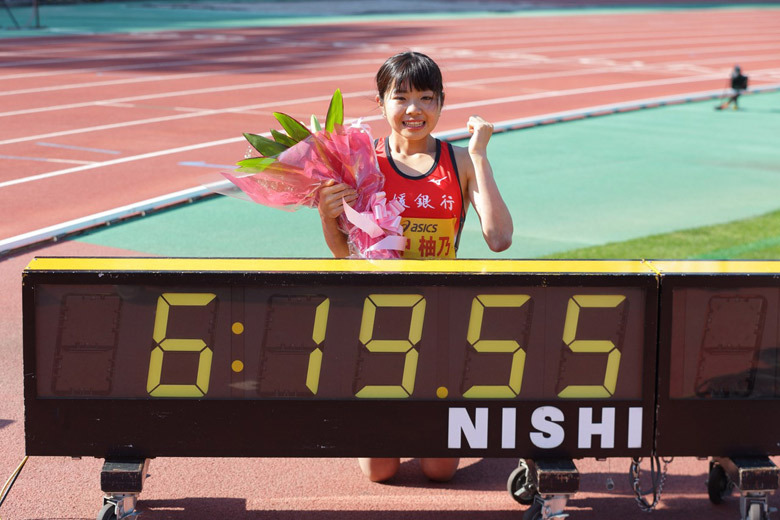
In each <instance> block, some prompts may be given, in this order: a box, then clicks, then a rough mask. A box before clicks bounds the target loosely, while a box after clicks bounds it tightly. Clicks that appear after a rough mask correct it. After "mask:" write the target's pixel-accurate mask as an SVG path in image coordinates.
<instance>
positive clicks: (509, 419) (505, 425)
mask: <svg viewBox="0 0 780 520" xmlns="http://www.w3.org/2000/svg"><path fill="white" fill-rule="evenodd" d="M516 436H517V409H516V408H504V409H503V410H502V411H501V447H502V448H503V449H505V450H513V449H515V438H516Z"/></svg>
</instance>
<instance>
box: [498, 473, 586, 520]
mask: <svg viewBox="0 0 780 520" xmlns="http://www.w3.org/2000/svg"><path fill="white" fill-rule="evenodd" d="M579 487H580V474H579V472H578V471H577V467H576V466H575V465H574V461H572V460H571V459H556V460H535V461H534V460H530V459H520V463H519V464H518V467H517V469H516V470H515V471H513V472H512V474H511V475H510V476H509V480H508V482H507V488H508V490H509V493H510V494H511V495H512V498H514V499H515V500H517V501H518V502H520V503H521V504H530V506H531V507H529V508H528V509H527V510H526V511H525V513H524V514H523V520H548V519H549V520H552V519H561V518H566V517H568V516H569V515H568V514H566V513H564V512H563V511H564V509H565V508H566V502H567V501H568V500H569V497H571V496H572V495H574V494H575V493H577V491H579Z"/></svg>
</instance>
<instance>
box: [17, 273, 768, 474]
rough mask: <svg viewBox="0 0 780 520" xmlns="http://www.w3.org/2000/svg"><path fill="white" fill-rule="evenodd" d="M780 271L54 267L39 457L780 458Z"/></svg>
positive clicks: (44, 323)
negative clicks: (749, 422) (751, 419)
mask: <svg viewBox="0 0 780 520" xmlns="http://www.w3.org/2000/svg"><path fill="white" fill-rule="evenodd" d="M778 268H780V262H755V263H752V262H741V263H712V262H709V263H680V262H643V261H508V260H492V261H487V260H486V261H470V260H454V261H453V260H439V261H435V260H434V261H414V260H391V261H362V260H300V259H299V260H292V259H291V260H256V259H197V258H191V259H165V258H38V259H35V260H33V261H32V263H31V264H30V265H29V266H28V268H27V269H26V270H25V272H24V275H23V297H24V382H25V408H26V416H25V422H26V424H25V432H26V444H27V453H28V455H66V456H95V457H101V458H107V459H144V458H152V457H159V456H247V457H267V456H281V457H287V456H306V457H351V456H363V457H366V456H371V457H389V456H402V457H414V456H425V457H454V456H484V457H523V458H550V457H557V458H561V457H564V458H580V457H609V456H631V457H642V456H647V455H650V454H651V453H653V452H654V451H655V450H656V444H657V452H658V453H659V454H661V455H712V454H715V453H717V454H727V453H729V450H731V451H733V452H738V451H739V450H741V449H742V448H743V447H744V448H745V449H748V450H750V452H751V453H754V452H755V453H756V454H769V453H780V448H778V446H777V442H778V441H780V439H776V438H775V434H774V433H773V432H777V431H778V429H777V428H774V429H767V430H765V431H764V430H762V431H760V432H758V431H757V432H745V431H744V428H740V429H739V430H738V431H737V430H735V431H734V433H733V434H732V433H728V434H723V428H722V427H721V428H719V429H718V430H717V431H714V432H710V433H712V437H713V438H712V439H710V440H708V441H705V442H701V439H699V438H698V435H700V433H696V432H701V429H702V427H704V428H710V427H712V426H710V425H717V424H719V421H721V420H723V418H731V417H733V418H734V420H735V421H742V422H744V421H745V417H744V414H745V413H757V414H758V413H760V414H770V413H772V414H773V415H774V417H777V416H778V414H777V411H778V400H777V399H778V383H779V382H780V374H778V370H777V366H778V362H777V361H778V360H777V352H778V346H780V345H779V344H778V321H779V320H780V311H779V310H778V309H779V307H780V305H779V303H778V300H780V281H778V276H780V275H778V274H777V273H778ZM736 401H739V403H738V404H737V403H736ZM656 412H657V413H656ZM729 414H730V415H729ZM774 417H771V418H768V420H770V422H772V423H773V424H774V423H777V422H778V419H775V418H774ZM705 433H706V432H705ZM711 449H716V450H719V451H715V452H713V451H708V450H711ZM705 452H706V453H705Z"/></svg>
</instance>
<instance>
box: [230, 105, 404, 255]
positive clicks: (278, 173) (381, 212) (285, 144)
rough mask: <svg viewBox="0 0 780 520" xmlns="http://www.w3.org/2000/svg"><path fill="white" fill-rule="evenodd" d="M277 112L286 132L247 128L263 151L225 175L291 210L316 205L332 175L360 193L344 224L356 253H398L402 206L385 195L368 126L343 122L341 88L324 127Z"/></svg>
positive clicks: (262, 200)
mask: <svg viewBox="0 0 780 520" xmlns="http://www.w3.org/2000/svg"><path fill="white" fill-rule="evenodd" d="M274 117H276V120H277V121H278V122H279V124H280V125H281V126H282V129H283V130H284V132H281V131H278V130H271V137H272V138H273V139H269V138H266V137H263V136H261V135H255V134H249V133H245V134H244V137H245V138H246V139H247V141H249V144H251V145H252V147H253V148H254V150H256V151H257V152H258V153H259V154H260V155H259V156H255V157H248V158H245V159H244V160H242V161H239V162H238V163H237V164H238V167H239V168H238V169H237V170H236V171H235V172H232V173H226V172H222V175H223V176H224V177H226V178H227V179H228V180H229V181H230V182H232V183H233V184H234V185H235V186H237V187H238V188H239V189H241V191H243V192H244V193H245V194H246V195H247V196H248V197H249V198H250V199H251V200H253V201H254V202H257V203H259V204H263V205H265V206H270V207H273V208H279V209H286V210H296V209H298V208H300V207H303V206H306V207H310V208H315V207H317V205H318V204H319V190H320V188H321V187H322V185H323V183H325V182H326V181H328V180H331V179H332V180H334V181H335V182H337V183H345V184H348V185H349V186H350V187H352V188H354V189H355V190H356V191H357V194H358V197H357V200H356V201H355V203H354V206H353V207H350V206H349V205H347V204H346V203H343V206H344V213H343V214H342V216H341V217H340V218H339V226H340V227H341V229H342V231H343V232H344V233H346V234H347V235H348V241H349V245H350V251H352V253H353V256H356V257H360V258H398V256H399V253H398V251H399V250H401V249H403V248H404V247H405V244H406V240H405V239H404V238H403V236H402V234H403V232H402V229H401V217H400V216H399V215H400V213H401V211H403V205H401V204H400V203H399V202H398V201H387V200H386V199H385V194H384V192H383V191H382V188H383V187H384V182H385V179H384V175H382V172H380V171H379V166H378V164H377V160H376V153H375V152H374V145H373V140H372V138H371V134H370V132H369V129H368V126H366V125H363V124H361V123H360V122H359V121H358V122H356V123H354V124H352V125H350V126H345V125H344V102H343V98H342V96H341V91H339V90H336V92H335V93H334V94H333V98H332V99H331V101H330V107H329V108H328V114H327V117H326V119H325V128H324V129H323V128H322V127H321V125H320V123H319V121H318V120H317V118H316V117H315V116H313V115H312V116H311V128H307V127H306V126H305V125H303V124H302V123H300V122H299V121H297V120H296V119H294V118H292V117H290V116H288V115H286V114H283V113H280V112H275V113H274Z"/></svg>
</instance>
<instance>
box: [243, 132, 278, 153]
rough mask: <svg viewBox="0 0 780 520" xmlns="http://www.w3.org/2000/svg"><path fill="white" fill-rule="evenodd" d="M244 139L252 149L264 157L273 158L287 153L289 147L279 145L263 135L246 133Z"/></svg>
mask: <svg viewBox="0 0 780 520" xmlns="http://www.w3.org/2000/svg"><path fill="white" fill-rule="evenodd" d="M244 137H245V138H246V140H247V141H249V144H251V145H252V147H253V148H254V149H255V150H257V151H258V152H260V155H262V156H264V157H273V156H274V155H279V154H280V153H282V152H283V151H285V150H286V149H287V148H288V147H287V146H284V145H281V144H279V143H277V142H276V141H273V140H271V139H268V138H267V137H263V136H262V135H255V134H247V133H244Z"/></svg>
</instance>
